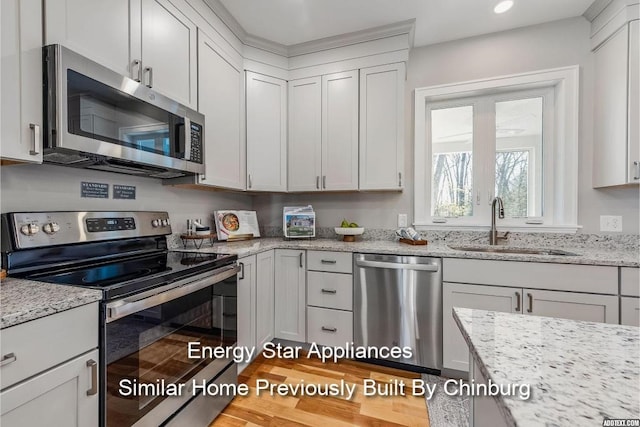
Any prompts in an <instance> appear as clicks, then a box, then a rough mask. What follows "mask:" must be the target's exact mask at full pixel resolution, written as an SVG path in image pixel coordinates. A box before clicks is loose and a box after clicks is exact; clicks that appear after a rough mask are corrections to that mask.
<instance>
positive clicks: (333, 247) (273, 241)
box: [175, 238, 640, 267]
mask: <svg viewBox="0 0 640 427" xmlns="http://www.w3.org/2000/svg"><path fill="white" fill-rule="evenodd" d="M465 246H467V245H465ZM470 246H474V245H470ZM475 246H482V245H475ZM175 249H176V250H180V251H183V250H186V251H188V252H204V253H231V254H237V255H238V257H244V256H249V255H254V254H257V253H260V252H264V251H267V250H270V249H309V250H325V251H338V252H362V253H379V254H385V253H386V254H398V255H421V256H434V257H444V258H470V259H491V260H504V261H525V262H550V263H562V264H586V265H609V266H620V267H638V266H640V254H639V253H638V251H633V250H605V249H594V248H588V247H581V248H570V247H569V248H564V247H563V248H561V249H562V250H565V251H568V252H573V253H576V254H578V256H558V255H526V254H507V253H489V252H472V251H459V250H455V249H451V248H450V247H449V246H448V245H447V244H446V243H442V242H437V243H429V244H428V245H426V246H411V245H407V244H404V243H400V242H395V241H387V240H365V241H356V242H353V243H346V242H342V241H339V240H331V239H317V240H284V239H282V238H260V239H255V240H249V241H241V242H233V243H221V242H220V243H215V244H214V245H213V246H211V245H206V244H205V245H203V246H202V247H201V248H200V249H194V248H193V245H192V244H191V243H188V244H187V249H184V248H183V246H179V247H176V248H175ZM550 249H558V248H550Z"/></svg>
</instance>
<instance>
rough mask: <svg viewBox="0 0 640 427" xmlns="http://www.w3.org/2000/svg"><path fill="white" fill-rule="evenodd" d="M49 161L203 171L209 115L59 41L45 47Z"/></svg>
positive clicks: (145, 172) (169, 174) (163, 174)
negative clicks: (206, 123) (70, 48)
mask: <svg viewBox="0 0 640 427" xmlns="http://www.w3.org/2000/svg"><path fill="white" fill-rule="evenodd" d="M43 57H44V80H45V82H44V83H45V84H44V89H45V103H44V104H45V106H44V108H45V112H44V113H45V121H44V122H45V129H44V138H43V141H44V149H43V152H44V155H43V159H44V161H45V162H48V163H55V164H59V165H65V166H73V167H80V168H87V169H95V170H103V171H110V172H118V173H126V174H130V175H139V176H149V177H153V178H176V177H181V176H187V175H194V174H198V173H204V116H203V115H202V114H200V113H198V112H197V111H194V110H192V109H190V108H188V107H186V106H184V105H182V104H180V103H178V102H176V101H173V100H171V99H169V98H167V97H165V96H163V95H161V94H159V93H158V92H156V91H155V90H153V89H152V88H151V87H149V86H147V85H145V84H143V83H141V82H139V81H136V80H133V79H130V78H129V77H126V76H122V75H120V74H118V73H116V72H114V71H112V70H110V69H108V68H105V67H104V66H102V65H100V64H97V63H95V62H93V61H91V60H89V59H87V58H85V57H83V56H81V55H78V54H77V53H75V52H72V51H71V50H69V49H67V48H65V47H64V46H61V45H50V46H45V47H44V48H43Z"/></svg>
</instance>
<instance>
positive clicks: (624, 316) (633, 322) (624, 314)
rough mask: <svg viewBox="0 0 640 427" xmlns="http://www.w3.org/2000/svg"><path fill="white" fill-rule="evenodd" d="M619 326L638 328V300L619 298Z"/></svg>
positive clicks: (639, 324)
mask: <svg viewBox="0 0 640 427" xmlns="http://www.w3.org/2000/svg"><path fill="white" fill-rule="evenodd" d="M620 324H621V325H629V326H640V298H634V297H621V298H620Z"/></svg>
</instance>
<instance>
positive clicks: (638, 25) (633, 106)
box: [596, 20, 640, 183]
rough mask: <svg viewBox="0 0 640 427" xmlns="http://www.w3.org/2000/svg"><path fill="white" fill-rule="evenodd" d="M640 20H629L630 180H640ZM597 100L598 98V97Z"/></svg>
mask: <svg viewBox="0 0 640 427" xmlns="http://www.w3.org/2000/svg"><path fill="white" fill-rule="evenodd" d="M638 94H640V20H635V21H631V22H629V113H628V118H627V120H628V123H629V130H628V132H629V143H628V149H629V154H628V171H629V176H628V180H629V182H636V183H637V182H640V120H638V117H640V95H638ZM596 100H597V98H596Z"/></svg>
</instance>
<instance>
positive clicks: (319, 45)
mask: <svg viewBox="0 0 640 427" xmlns="http://www.w3.org/2000/svg"><path fill="white" fill-rule="evenodd" d="M596 1H599V0H596ZM204 2H205V3H206V4H207V5H208V6H209V7H210V8H211V10H212V11H213V13H215V14H216V15H217V16H218V18H220V20H221V21H222V22H224V24H225V25H226V26H227V27H228V28H229V30H231V32H232V33H233V34H234V35H235V36H236V37H237V38H238V39H240V41H241V42H242V43H243V44H245V45H247V46H251V47H254V48H256V49H261V50H264V51H267V52H271V53H275V54H277V55H281V56H284V57H286V58H290V57H292V56H298V55H305V54H308V53H314V52H320V51H323V50H328V49H335V48H338V47H343V46H349V45H353V44H358V43H364V42H368V41H372V40H377V39H382V38H385V37H392V36H397V35H401V34H407V35H408V37H409V48H411V47H413V38H414V30H415V22H416V20H415V19H410V20H407V21H401V22H396V23H393V24H388V25H383V26H380V27H375V28H369V29H366V30H361V31H355V32H352V33H347V34H341V35H337V36H331V37H326V38H322V39H318V40H312V41H309V42H305V43H298V44H294V45H290V46H285V45H283V44H280V43H276V42H274V41H271V40H267V39H265V38H262V37H258V36H255V35H253V34H249V33H247V31H246V30H245V29H244V28H243V27H242V25H240V23H239V22H238V21H237V20H236V18H235V17H234V16H233V15H232V14H231V12H229V10H228V9H227V8H226V7H225V6H224V5H223V4H222V2H220V0H204Z"/></svg>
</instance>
